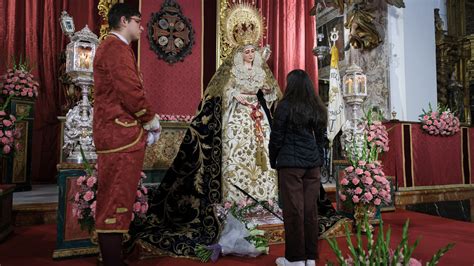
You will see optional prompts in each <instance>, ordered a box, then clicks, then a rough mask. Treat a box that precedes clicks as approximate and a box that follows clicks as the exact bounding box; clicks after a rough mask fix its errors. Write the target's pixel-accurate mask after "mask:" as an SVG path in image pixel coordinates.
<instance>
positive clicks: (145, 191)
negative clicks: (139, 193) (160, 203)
mask: <svg viewBox="0 0 474 266" xmlns="http://www.w3.org/2000/svg"><path fill="white" fill-rule="evenodd" d="M142 190H143V193H145V194H148V189H147V188H146V187H145V186H142Z"/></svg>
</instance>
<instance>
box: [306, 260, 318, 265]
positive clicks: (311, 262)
mask: <svg viewBox="0 0 474 266" xmlns="http://www.w3.org/2000/svg"><path fill="white" fill-rule="evenodd" d="M306 266H316V261H315V260H307V261H306Z"/></svg>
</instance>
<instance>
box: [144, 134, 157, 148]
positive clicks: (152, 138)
mask: <svg viewBox="0 0 474 266" xmlns="http://www.w3.org/2000/svg"><path fill="white" fill-rule="evenodd" d="M153 143H155V136H153V133H151V132H148V136H147V137H146V146H148V147H150V146H151V145H153Z"/></svg>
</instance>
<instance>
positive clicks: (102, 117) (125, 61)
mask: <svg viewBox="0 0 474 266" xmlns="http://www.w3.org/2000/svg"><path fill="white" fill-rule="evenodd" d="M154 116H155V113H154V112H153V111H152V110H151V106H150V104H149V103H148V101H147V100H146V97H145V91H144V88H143V82H142V79H141V74H140V71H139V70H138V66H137V63H136V61H135V56H134V54H133V51H132V49H131V48H130V46H129V45H127V44H126V43H124V42H123V41H122V40H120V39H119V38H117V37H116V36H114V35H109V36H108V37H107V38H106V39H105V40H104V41H102V43H101V44H100V46H99V48H98V49H97V52H96V55H95V58H94V123H93V130H94V133H93V136H94V143H95V147H96V150H97V153H112V152H126V151H133V150H137V149H141V148H144V145H145V139H146V138H145V136H146V131H145V130H144V129H143V124H144V123H146V122H148V121H151V119H153V117H154Z"/></svg>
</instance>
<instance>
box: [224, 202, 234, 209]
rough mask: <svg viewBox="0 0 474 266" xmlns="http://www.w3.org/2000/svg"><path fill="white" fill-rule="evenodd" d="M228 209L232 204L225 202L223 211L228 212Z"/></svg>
mask: <svg viewBox="0 0 474 266" xmlns="http://www.w3.org/2000/svg"><path fill="white" fill-rule="evenodd" d="M230 207H232V203H230V202H229V201H226V202H225V203H224V209H226V210H228V209H230Z"/></svg>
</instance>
